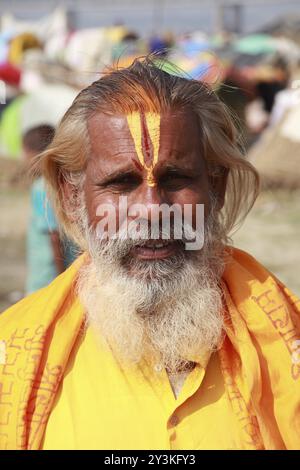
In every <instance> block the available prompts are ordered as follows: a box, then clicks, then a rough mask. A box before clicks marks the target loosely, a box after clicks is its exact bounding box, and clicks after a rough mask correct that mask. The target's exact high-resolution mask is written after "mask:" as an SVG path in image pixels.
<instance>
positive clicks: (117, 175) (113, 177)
mask: <svg viewBox="0 0 300 470" xmlns="http://www.w3.org/2000/svg"><path fill="white" fill-rule="evenodd" d="M128 176H131V177H135V178H139V177H140V176H139V174H138V173H137V172H136V171H134V170H132V169H128V170H122V169H119V170H116V171H114V172H113V173H110V174H109V175H105V176H104V177H103V178H102V179H101V181H98V182H97V184H98V185H100V186H104V185H107V184H110V183H113V182H115V181H119V180H122V179H124V178H128Z"/></svg>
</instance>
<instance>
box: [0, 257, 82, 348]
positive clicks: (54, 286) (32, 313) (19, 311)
mask: <svg viewBox="0 0 300 470" xmlns="http://www.w3.org/2000/svg"><path fill="white" fill-rule="evenodd" d="M81 260H82V257H80V258H79V259H77V260H76V261H74V263H73V264H72V265H71V266H70V267H69V268H68V269H67V270H66V271H64V272H63V273H62V274H60V275H59V276H57V277H56V278H55V279H54V280H53V281H52V282H51V283H50V284H49V285H48V286H46V287H43V288H42V289H39V290H38V291H36V292H34V293H32V294H29V295H28V296H26V297H25V298H23V299H22V300H20V301H19V302H17V303H16V304H14V305H12V306H11V307H9V308H8V309H7V310H5V311H4V312H3V313H2V314H1V315H0V332H1V333H0V336H1V337H3V335H5V333H9V332H12V331H13V329H14V328H18V329H20V328H22V327H23V328H26V327H27V326H29V325H30V327H34V326H35V325H36V326H38V325H41V324H43V323H49V321H51V317H53V316H54V315H55V312H57V311H58V310H59V309H60V308H61V307H62V306H63V304H64V303H65V302H72V299H74V298H75V297H76V278H77V276H76V274H77V272H78V269H79V266H80V263H81ZM0 339H1V338H0Z"/></svg>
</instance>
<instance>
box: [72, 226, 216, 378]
mask: <svg viewBox="0 0 300 470" xmlns="http://www.w3.org/2000/svg"><path fill="white" fill-rule="evenodd" d="M211 225H213V227H210V228H209V227H208V230H207V233H208V234H209V236H208V237H207V236H206V241H205V245H204V247H203V249H202V250H201V251H200V252H193V254H192V256H191V255H189V256H188V257H187V258H185V256H181V257H179V258H178V259H173V260H172V259H170V260H162V261H157V262H150V263H149V262H147V263H140V267H139V269H140V271H139V273H138V275H135V276H134V275H130V274H129V273H128V272H126V269H124V266H122V263H121V259H120V253H121V251H122V250H121V251H118V248H116V243H118V242H116V241H109V242H106V244H105V246H104V245H103V246H101V243H100V242H99V240H97V239H96V237H95V236H94V235H93V234H92V233H91V232H90V231H89V230H86V239H87V243H88V246H89V252H90V255H91V261H90V262H89V263H88V264H87V265H85V266H84V267H83V268H82V269H81V271H80V273H79V279H78V294H79V298H80V300H81V303H82V304H83V306H84V308H85V311H86V314H87V324H88V325H91V327H92V328H94V330H95V331H96V332H97V334H98V335H99V337H100V340H101V341H102V343H104V344H105V343H106V344H107V345H109V347H110V348H111V349H112V350H113V352H114V354H115V355H117V356H118V357H119V359H120V360H121V361H126V362H127V363H131V364H132V363H138V362H139V361H140V360H141V359H142V358H146V360H147V361H148V362H149V361H150V362H151V363H153V364H154V363H156V364H157V363H160V364H161V366H162V367H165V368H166V369H167V370H168V371H169V372H171V373H172V372H175V371H176V370H178V369H179V368H182V367H184V366H185V365H186V364H187V363H189V362H190V361H194V362H197V361H200V362H201V358H202V357H204V356H207V354H209V353H211V352H213V351H215V350H216V349H218V347H219V346H220V344H221V341H222V338H223V325H224V318H223V312H222V291H221V289H220V287H219V280H220V278H221V275H222V272H223V268H224V263H223V256H222V250H221V249H220V246H221V245H220V243H218V242H216V240H217V239H219V238H218V237H217V235H215V236H214V237H215V238H214V237H213V236H212V235H211V234H212V233H214V232H215V233H216V232H217V231H218V229H217V228H216V227H217V224H216V223H214V224H211ZM121 245H122V244H121ZM121 245H120V246H121ZM120 246H119V249H120Z"/></svg>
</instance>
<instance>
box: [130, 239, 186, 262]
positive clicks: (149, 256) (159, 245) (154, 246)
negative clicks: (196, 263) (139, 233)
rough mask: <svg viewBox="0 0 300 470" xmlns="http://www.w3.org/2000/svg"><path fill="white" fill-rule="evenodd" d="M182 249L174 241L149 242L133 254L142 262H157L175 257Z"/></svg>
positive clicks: (133, 249) (137, 247) (140, 246)
mask: <svg viewBox="0 0 300 470" xmlns="http://www.w3.org/2000/svg"><path fill="white" fill-rule="evenodd" d="M179 249H180V244H179V243H178V242H174V241H173V240H149V241H147V242H145V243H143V244H141V245H137V246H135V247H134V248H132V250H131V254H132V255H133V256H135V257H136V258H138V259H141V260H157V259H164V258H169V257H170V256H173V255H174V254H175V253H177V252H178V251H179Z"/></svg>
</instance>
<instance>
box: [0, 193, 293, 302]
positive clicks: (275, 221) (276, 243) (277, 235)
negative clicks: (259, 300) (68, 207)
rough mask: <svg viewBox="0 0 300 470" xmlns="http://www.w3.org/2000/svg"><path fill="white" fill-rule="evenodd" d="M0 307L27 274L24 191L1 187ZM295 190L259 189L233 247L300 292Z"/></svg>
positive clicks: (20, 286)
mask: <svg viewBox="0 0 300 470" xmlns="http://www.w3.org/2000/svg"><path fill="white" fill-rule="evenodd" d="M0 207H1V225H0V242H1V243H0V250H1V268H0V311H2V310H4V309H5V308H6V307H8V306H9V305H10V304H12V303H14V302H16V301H17V300H18V299H19V298H21V297H22V295H23V292H24V282H25V276H26V258H25V240H26V227H27V222H28V217H29V196H28V190H25V189H11V188H3V189H1V190H0ZM299 236H300V191H294V192H289V191H282V190H281V191H276V192H275V191H274V192H264V193H262V194H261V195H260V196H259V198H258V200H257V202H256V204H255V206H254V208H253V209H252V211H251V212H250V214H249V215H248V217H247V219H246V221H245V222H244V224H243V225H242V227H241V228H240V229H239V230H238V231H237V232H236V233H235V234H234V236H233V240H234V244H235V246H237V247H239V248H242V249H244V250H246V251H248V252H249V253H251V254H252V255H253V256H255V257H256V258H257V259H258V260H259V261H260V262H261V263H263V264H264V265H265V266H266V267H267V268H268V269H270V270H271V271H272V272H273V273H274V274H276V276H277V277H279V279H281V280H282V281H283V282H284V283H286V284H287V285H288V287H289V288H290V289H292V290H293V291H294V292H295V293H296V294H297V295H300V276H299V266H300V249H299Z"/></svg>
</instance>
